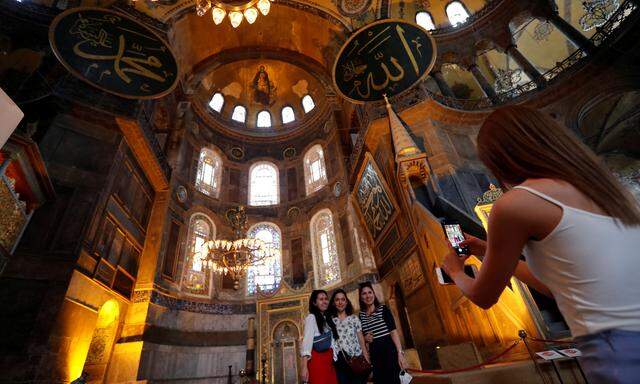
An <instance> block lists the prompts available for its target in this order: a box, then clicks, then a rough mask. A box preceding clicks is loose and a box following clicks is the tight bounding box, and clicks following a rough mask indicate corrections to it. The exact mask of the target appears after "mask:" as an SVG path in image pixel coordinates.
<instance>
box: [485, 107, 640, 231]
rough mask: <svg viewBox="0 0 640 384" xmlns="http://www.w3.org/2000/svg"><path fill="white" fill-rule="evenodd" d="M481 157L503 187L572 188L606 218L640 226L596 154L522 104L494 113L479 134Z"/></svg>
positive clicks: (634, 208) (629, 200)
mask: <svg viewBox="0 0 640 384" xmlns="http://www.w3.org/2000/svg"><path fill="white" fill-rule="evenodd" d="M478 156H479V157H480V160H482V162H483V163H484V164H485V165H486V166H487V168H489V170H490V171H491V172H492V173H493V175H494V176H495V177H496V178H497V179H498V181H499V182H500V184H501V185H502V186H503V187H510V186H514V185H518V184H521V183H523V182H525V181H526V180H527V179H534V178H551V179H558V180H563V181H565V182H567V183H570V184H571V185H573V186H574V187H575V188H577V189H578V190H579V191H580V192H582V193H583V194H585V195H586V196H587V197H589V198H590V199H591V200H592V201H593V202H595V203H596V204H597V205H598V206H599V207H600V209H602V210H603V211H605V212H606V213H607V215H609V216H612V217H615V218H617V219H619V220H620V221H621V222H622V223H623V224H625V225H628V226H633V225H640V208H639V207H638V204H637V203H636V201H635V200H634V198H633V197H632V196H631V193H629V192H628V191H627V190H626V189H624V187H623V186H622V185H621V184H620V183H619V182H618V180H617V179H616V178H615V176H613V174H612V173H611V172H610V171H609V170H608V169H607V168H606V167H605V166H604V165H603V164H602V163H601V161H600V160H599V159H598V157H596V155H595V154H594V153H593V152H592V151H591V150H590V149H589V148H588V147H587V146H586V145H585V144H583V143H582V142H581V141H580V139H578V137H576V136H575V135H574V134H573V133H571V132H570V131H569V130H568V129H567V128H566V127H564V126H562V125H560V124H558V123H556V122H555V121H554V120H553V119H552V118H551V117H550V116H547V115H546V114H544V113H542V112H540V111H537V110H535V109H531V108H528V107H524V106H521V105H510V106H506V107H502V108H499V109H497V110H495V111H494V112H492V113H491V114H490V115H489V117H487V119H486V120H485V122H484V124H483V125H482V128H480V133H479V134H478Z"/></svg>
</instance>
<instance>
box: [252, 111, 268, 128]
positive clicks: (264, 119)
mask: <svg viewBox="0 0 640 384" xmlns="http://www.w3.org/2000/svg"><path fill="white" fill-rule="evenodd" d="M256 126H257V127H258V128H269V127H270V126H271V114H270V113H269V111H260V112H258V118H257V119H256Z"/></svg>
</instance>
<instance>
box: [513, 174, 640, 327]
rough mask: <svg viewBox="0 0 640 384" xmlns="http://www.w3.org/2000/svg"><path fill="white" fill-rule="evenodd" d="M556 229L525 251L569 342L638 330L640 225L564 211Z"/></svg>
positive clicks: (561, 205)
mask: <svg viewBox="0 0 640 384" xmlns="http://www.w3.org/2000/svg"><path fill="white" fill-rule="evenodd" d="M514 188H517V189H522V190H525V191H528V192H530V193H532V194H534V195H536V196H538V197H540V198H542V199H544V200H547V201H549V202H551V203H553V204H555V205H557V206H559V207H560V208H562V218H561V219H560V222H559V223H558V225H557V226H556V227H555V228H554V229H553V231H551V233H549V235H547V237H545V238H544V239H542V240H540V241H535V240H529V241H528V242H527V244H526V245H525V248H524V255H525V257H526V259H527V264H528V265H529V269H530V270H531V272H532V273H533V275H534V276H536V277H537V278H538V279H539V280H540V281H541V282H543V283H544V284H545V285H546V286H547V287H549V289H550V290H551V292H552V293H553V296H554V298H555V299H556V302H557V303H558V307H559V308H560V311H561V312H562V315H563V316H564V318H565V321H566V322H567V324H568V325H569V328H570V329H571V333H572V335H573V337H578V336H584V335H589V334H594V333H598V332H601V331H604V330H608V329H620V330H627V331H640V226H635V227H626V226H624V225H623V224H622V223H620V222H619V221H617V220H616V219H614V218H613V217H611V216H604V215H598V214H595V213H591V212H587V211H584V210H581V209H577V208H573V207H569V206H567V205H565V204H563V203H561V202H559V201H558V200H555V199H553V198H551V197H549V196H547V195H545V194H544V193H541V192H538V191H536V190H534V189H531V188H528V187H523V186H517V187H514Z"/></svg>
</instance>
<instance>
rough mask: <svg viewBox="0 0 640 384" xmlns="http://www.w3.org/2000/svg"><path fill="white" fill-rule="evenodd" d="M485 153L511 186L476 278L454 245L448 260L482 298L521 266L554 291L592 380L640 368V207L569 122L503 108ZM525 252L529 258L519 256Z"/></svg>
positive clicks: (486, 138) (621, 379)
mask: <svg viewBox="0 0 640 384" xmlns="http://www.w3.org/2000/svg"><path fill="white" fill-rule="evenodd" d="M478 155H479V157H480V159H481V160H482V161H483V162H484V164H485V165H486V166H487V168H489V170H490V171H491V172H492V173H493V175H494V176H495V177H496V178H497V179H498V181H499V182H500V184H501V186H502V188H503V189H504V190H505V191H506V192H505V194H504V195H503V196H502V197H501V198H500V199H499V200H498V201H497V202H496V203H495V205H494V206H493V209H492V211H491V216H490V218H489V230H488V238H487V242H486V243H485V242H483V241H481V240H479V239H476V238H472V237H468V238H467V241H466V242H465V243H463V245H468V246H469V247H470V253H471V254H474V255H477V256H484V260H483V263H482V268H481V269H480V272H479V273H478V276H477V277H476V279H472V278H469V277H468V276H466V275H465V274H464V272H463V264H464V260H465V259H466V257H458V256H457V255H456V254H455V252H453V250H451V252H450V253H449V254H447V255H446V256H445V260H444V265H443V267H444V269H445V270H446V271H447V273H448V274H449V275H450V276H451V278H452V279H453V280H454V281H455V283H456V284H457V286H458V287H459V288H460V289H461V290H462V292H463V293H464V295H465V296H467V297H468V298H469V299H470V300H471V301H473V302H474V303H476V304H477V305H478V306H480V307H482V308H489V307H491V306H492V305H493V304H495V303H496V301H497V300H498V297H499V296H500V294H501V292H502V290H503V289H504V287H505V286H506V285H507V283H508V282H509V279H510V278H511V276H513V275H515V276H516V277H518V278H519V279H520V280H522V281H523V282H525V283H527V284H529V285H531V286H532V287H533V288H535V289H537V290H539V291H541V292H543V293H545V292H546V293H548V294H551V295H553V297H554V298H555V299H556V301H557V303H558V307H559V308H560V311H561V312H562V314H563V316H564V318H565V320H566V321H567V324H569V328H570V329H571V333H572V334H573V337H574V338H575V339H576V341H577V342H578V348H579V349H580V350H581V351H582V354H583V356H582V358H581V360H580V361H581V363H582V366H583V368H584V371H585V373H586V375H587V377H588V379H589V383H591V384H597V383H625V384H626V383H629V384H631V383H637V382H638V377H640V279H639V278H638V277H639V276H640V260H639V259H638V255H640V252H639V250H640V208H639V207H638V204H637V202H635V200H634V199H633V198H632V197H631V194H630V193H628V192H627V191H626V190H624V188H623V187H622V186H621V185H620V183H619V182H618V181H617V180H616V178H615V177H614V176H613V175H612V174H611V173H610V172H609V171H608V170H607V169H606V168H605V167H604V166H603V165H602V164H601V163H600V161H599V160H598V158H597V157H596V156H595V155H594V153H593V152H591V151H590V150H589V149H588V148H587V147H586V146H585V145H584V144H583V143H582V142H580V140H579V139H578V138H577V137H575V136H574V135H573V134H572V133H571V132H570V131H569V130H567V129H566V128H565V127H562V126H560V125H559V124H557V123H556V122H555V121H553V120H552V119H551V118H550V117H548V116H547V115H545V114H543V113H541V112H539V111H536V110H533V109H529V108H526V107H522V106H508V107H504V108H501V109H498V110H496V111H494V112H493V113H492V114H491V115H489V117H488V118H487V120H486V121H485V122H484V124H483V125H482V128H481V129H480V133H479V134H478ZM521 254H524V256H525V258H526V263H525V262H523V261H520V260H519V257H520V255H521Z"/></svg>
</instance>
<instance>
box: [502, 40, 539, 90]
mask: <svg viewBox="0 0 640 384" xmlns="http://www.w3.org/2000/svg"><path fill="white" fill-rule="evenodd" d="M507 54H508V55H509V56H511V58H512V59H513V60H515V62H516V63H518V65H519V66H520V68H522V70H523V71H524V73H526V74H527V76H529V78H531V80H533V81H535V82H536V84H537V85H538V88H544V87H545V86H546V85H547V80H546V79H545V78H544V76H542V73H540V71H538V69H537V68H536V67H535V66H534V65H533V63H531V62H530V61H529V59H527V58H526V57H525V56H524V55H523V54H522V52H520V51H519V50H518V47H516V46H515V45H513V44H512V45H510V46H508V47H507Z"/></svg>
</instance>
